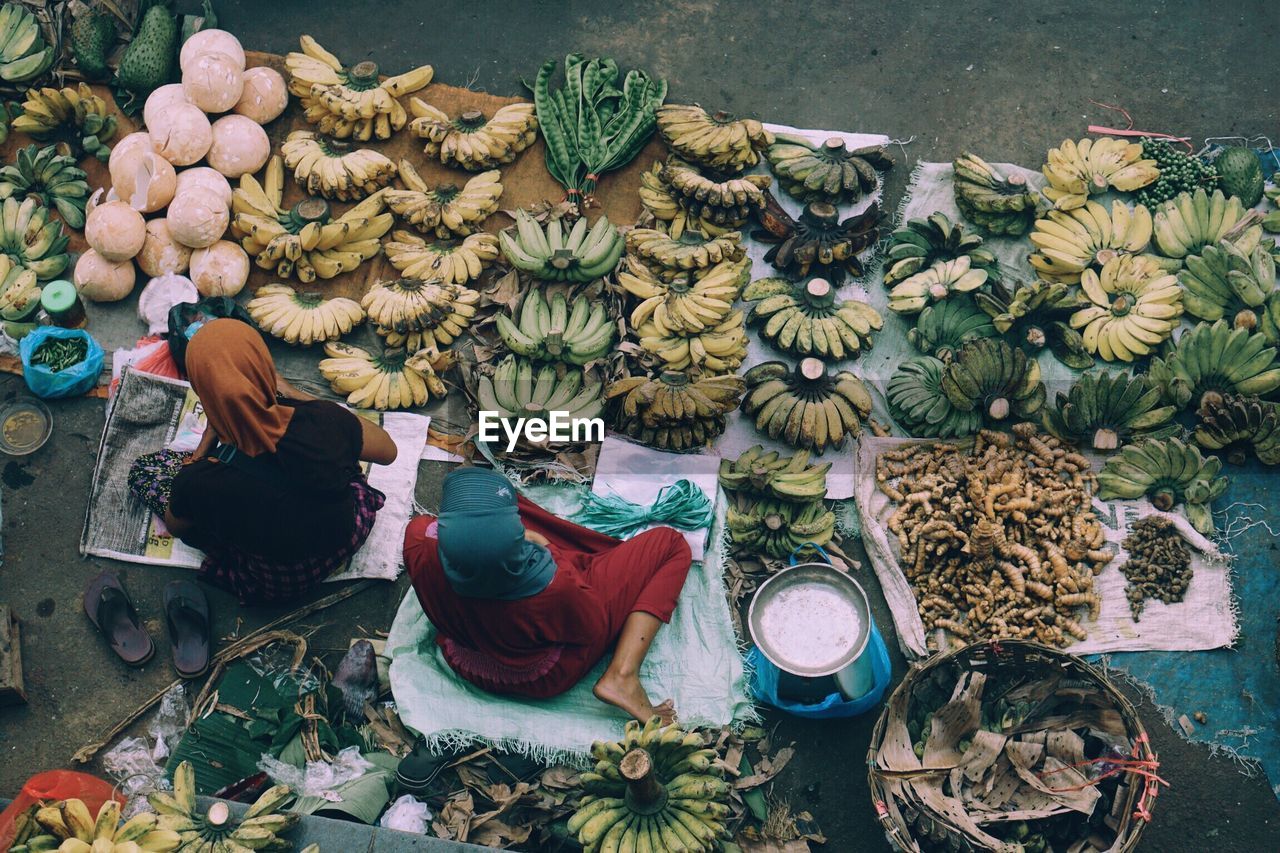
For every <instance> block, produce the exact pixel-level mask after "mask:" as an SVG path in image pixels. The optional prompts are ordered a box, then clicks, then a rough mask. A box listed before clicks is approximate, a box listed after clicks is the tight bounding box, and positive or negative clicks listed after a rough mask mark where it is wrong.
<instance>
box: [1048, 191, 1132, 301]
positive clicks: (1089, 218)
mask: <svg viewBox="0 0 1280 853" xmlns="http://www.w3.org/2000/svg"><path fill="white" fill-rule="evenodd" d="M1151 229H1152V222H1151V211H1149V210H1147V208H1145V207H1143V206H1142V205H1140V204H1139V205H1136V206H1134V207H1129V206H1128V205H1127V204H1125V203H1124V202H1122V201H1120V200H1119V199H1117V200H1115V201H1113V202H1112V203H1111V213H1110V214H1109V215H1108V213H1107V209H1106V208H1105V207H1103V206H1102V205H1101V204H1099V203H1098V202H1096V201H1087V202H1085V204H1084V205H1083V206H1081V207H1077V208H1075V209H1074V210H1066V211H1063V210H1056V209H1055V210H1050V211H1049V212H1048V214H1046V215H1045V217H1044V218H1043V219H1037V220H1036V227H1035V230H1034V231H1032V232H1031V242H1032V243H1034V244H1035V246H1036V249H1037V250H1038V251H1036V252H1033V253H1032V254H1031V256H1030V257H1028V258H1027V260H1028V261H1030V262H1031V266H1032V267H1034V268H1035V270H1036V272H1038V273H1040V275H1041V277H1043V278H1046V279H1048V280H1050V281H1065V282H1067V283H1069V284H1074V283H1075V282H1077V281H1079V280H1080V273H1082V272H1084V270H1085V269H1087V268H1088V267H1101V266H1103V265H1104V264H1106V263H1107V261H1109V260H1111V259H1112V258H1114V257H1116V256H1117V255H1138V254H1142V253H1143V252H1145V251H1146V249H1147V246H1149V245H1150V244H1151Z"/></svg>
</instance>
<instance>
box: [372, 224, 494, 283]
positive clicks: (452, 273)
mask: <svg viewBox="0 0 1280 853" xmlns="http://www.w3.org/2000/svg"><path fill="white" fill-rule="evenodd" d="M384 249H385V250H386V253H387V260H388V261H390V262H391V266H393V267H395V268H396V269H398V270H400V272H402V273H404V275H405V276H406V277H407V278H428V279H435V280H437V281H443V282H444V283H445V284H466V283H467V282H469V281H475V280H477V279H478V278H480V276H481V274H483V273H484V271H485V269H486V268H488V266H489V265H490V264H491V263H493V262H494V261H496V260H497V259H498V255H499V254H500V253H499V251H498V238H497V237H496V236H494V235H493V234H486V233H484V232H483V231H482V232H480V233H478V234H469V235H468V236H466V237H463V238H462V239H461V240H435V241H432V242H430V243H428V242H427V241H426V240H424V239H422V238H421V237H419V236H418V235H416V234H411V233H409V232H408V231H395V232H393V233H392V235H391V239H390V240H389V241H387V244H386V245H385V246H384Z"/></svg>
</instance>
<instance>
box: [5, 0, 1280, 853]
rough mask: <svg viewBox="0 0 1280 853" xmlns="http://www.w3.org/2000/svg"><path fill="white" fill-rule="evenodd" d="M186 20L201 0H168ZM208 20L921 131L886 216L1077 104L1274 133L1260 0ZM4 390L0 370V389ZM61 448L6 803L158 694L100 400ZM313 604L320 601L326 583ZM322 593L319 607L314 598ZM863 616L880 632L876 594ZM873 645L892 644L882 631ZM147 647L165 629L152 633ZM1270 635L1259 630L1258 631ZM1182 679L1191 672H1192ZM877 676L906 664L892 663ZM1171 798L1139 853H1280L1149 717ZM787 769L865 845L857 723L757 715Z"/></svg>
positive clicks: (1173, 125)
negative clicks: (112, 533)
mask: <svg viewBox="0 0 1280 853" xmlns="http://www.w3.org/2000/svg"><path fill="white" fill-rule="evenodd" d="M177 5H178V6H180V7H186V6H189V5H190V6H194V5H195V4H191V3H186V2H180V3H178V4H177ZM216 7H217V11H218V13H219V15H220V17H221V23H222V25H223V26H224V27H226V28H227V29H230V30H231V31H233V32H235V33H237V34H238V35H239V36H240V37H241V39H242V40H243V41H244V43H245V45H246V46H247V47H250V48H255V49H259V50H268V51H275V52H280V53H283V52H286V51H288V50H290V49H291V48H294V47H295V46H296V44H297V42H296V37H297V35H298V34H299V33H302V32H307V33H310V34H312V35H313V36H315V37H316V38H317V39H318V40H319V41H320V42H321V43H322V44H325V45H327V46H329V47H330V48H332V49H334V50H336V51H337V52H338V53H340V54H341V55H342V56H343V57H344V58H346V59H347V60H348V61H355V60H358V59H362V58H365V57H374V58H376V59H377V60H378V62H379V63H380V64H381V65H382V67H383V69H384V71H386V72H388V73H397V72H399V71H402V70H405V69H406V68H408V67H410V66H411V65H416V64H420V63H421V62H423V61H428V62H431V63H432V64H434V65H435V68H436V74H437V78H438V79H440V80H443V81H446V82H449V83H454V84H470V85H474V86H475V87H477V88H482V89H487V90H490V91H493V92H497V93H500V94H513V93H519V92H521V88H520V80H521V79H522V78H531V77H532V76H533V75H534V73H535V72H536V70H537V67H538V65H539V64H540V63H541V62H542V61H543V60H544V59H546V58H547V57H551V56H563V54H565V53H567V52H569V51H571V50H577V51H582V52H584V53H587V54H588V55H592V54H604V55H610V56H613V57H615V58H616V59H617V60H618V62H619V63H620V65H621V66H622V67H624V68H629V67H632V66H642V67H644V68H646V69H648V70H649V71H651V72H654V73H657V74H660V75H663V76H665V77H666V78H667V79H668V80H669V81H670V83H671V99H672V100H674V101H698V102H701V103H703V104H705V105H707V106H709V107H716V108H723V109H729V110H733V111H738V112H742V113H750V114H754V115H757V116H759V117H762V118H766V119H768V120H771V121H776V122H781V123H786V124H791V125H796V126H801V127H828V128H840V129H846V130H865V131H878V132H883V133H887V134H890V135H891V136H893V137H894V138H896V139H903V140H905V139H907V138H909V137H915V141H914V142H913V143H912V144H910V145H908V146H907V147H906V148H905V149H904V150H902V152H901V153H902V155H903V157H904V159H905V161H906V162H904V163H903V164H902V165H901V166H900V167H899V168H897V169H895V170H894V171H893V172H892V173H891V175H890V178H889V185H888V201H889V203H890V205H893V204H895V203H896V201H897V199H899V198H900V197H901V192H902V188H903V187H904V185H905V182H906V177H907V175H908V173H909V171H910V165H911V164H912V163H913V162H914V161H916V160H938V159H950V158H951V157H952V156H954V155H955V154H956V153H957V152H959V151H961V150H963V149H966V148H971V149H973V150H975V151H977V152H979V153H980V154H982V155H983V156H984V157H986V158H987V159H991V160H1012V161H1017V162H1022V163H1025V164H1035V163H1039V162H1041V158H1042V157H1043V153H1044V150H1045V149H1046V148H1047V147H1049V146H1050V145H1053V144H1056V143H1057V142H1059V141H1060V140H1061V139H1063V138H1065V137H1068V136H1070V137H1079V136H1081V135H1082V134H1083V132H1084V128H1085V126H1086V125H1088V124H1091V123H1098V124H1110V125H1113V126H1114V125H1116V124H1119V125H1120V126H1123V119H1122V117H1120V116H1119V115H1118V114H1116V113H1113V112H1109V111H1106V110H1103V109H1101V108H1099V107H1097V106H1095V105H1093V104H1092V103H1090V101H1091V100H1092V101H1098V102H1101V103H1107V104H1116V105H1120V106H1123V107H1124V108H1126V109H1127V110H1129V111H1130V113H1131V114H1132V115H1133V118H1134V121H1135V123H1136V126H1137V127H1140V128H1143V129H1147V130H1159V131H1166V132H1175V133H1179V134H1185V135H1188V136H1190V137H1192V138H1195V139H1197V140H1199V139H1202V138H1204V137H1207V136H1211V135H1213V136H1217V135H1230V134H1255V133H1264V134H1268V133H1269V134H1272V135H1273V136H1274V135H1276V134H1277V133H1278V132H1280V131H1278V130H1277V118H1278V116H1277V112H1278V111H1280V106H1278V104H1280V100H1278V99H1277V97H1276V93H1275V91H1274V86H1275V84H1274V83H1273V82H1271V81H1270V80H1269V79H1267V78H1266V77H1265V76H1263V75H1264V74H1265V68H1266V67H1267V65H1266V58H1267V57H1271V56H1274V55H1275V45H1276V44H1277V38H1278V37H1280V14H1278V13H1277V11H1276V9H1275V6H1274V4H1273V3H1270V2H1267V0H1238V2H1234V3H1229V4H1202V3H1196V2H1191V0H1185V2H1159V0H1147V2H1144V3H1141V4H1139V3H1132V2H1129V3H1105V2H1100V0H1087V2H1085V1H1084V0H1078V2H1073V3H1063V2H1054V3H1048V2H1039V0H1035V2H1024V3H1020V4H1009V3H1005V2H992V0H970V2H968V3H965V4H954V3H949V2H939V0H916V2H910V3H908V2H901V1H900V0H899V2H892V0H890V2H879V3H869V2H865V0H864V2H845V3H838V2H831V3H825V4H819V3H804V4H800V3H790V4H788V3H772V4H766V3H744V2H740V3H716V2H710V0H678V2H674V3H668V4H651V3H645V4H640V3H631V2H624V0H615V2H613V3H611V4H607V5H606V4H597V3H566V4H552V3H540V2H534V3H530V2H509V0H489V2H487V3H484V4H467V5H464V4H458V3H448V2H436V3H430V4H423V3H414V2H406V0H344V2H341V3H337V2H334V3H298V2H293V3H273V4H266V3H258V2H243V0H241V2H235V1H234V0H219V2H217V3H216ZM20 388H21V382H20V380H17V379H14V378H12V377H3V378H0V399H3V398H5V397H6V396H8V395H10V394H12V393H14V392H16V391H18V390H19V389H20ZM53 409H54V416H55V420H56V426H55V435H54V437H53V439H52V440H51V441H50V443H49V445H48V446H47V447H45V448H44V449H43V450H42V451H40V452H39V453H37V454H36V455H34V456H32V457H30V458H29V459H27V460H15V461H7V460H0V482H3V489H2V491H3V501H4V504H3V511H4V527H3V535H4V552H5V559H4V564H3V567H2V568H0V601H5V602H7V603H9V604H12V605H13V607H14V608H15V610H16V611H17V612H18V613H19V614H20V615H21V616H22V617H23V619H24V621H25V629H24V630H25V635H24V644H23V651H24V655H25V658H26V673H27V679H28V690H29V693H30V698H31V701H30V704H29V705H27V706H26V707H24V708H17V709H4V710H0V792H8V793H12V792H13V791H15V790H16V789H17V787H18V786H19V785H20V784H21V782H22V780H23V779H25V778H26V776H27V775H28V774H29V773H31V772H35V771H37V770H42V769H45V768H48V767H55V766H62V765H64V764H65V762H66V760H67V757H68V756H69V755H70V754H71V753H72V752H74V751H75V750H76V749H77V748H79V747H80V746H81V745H83V744H84V743H86V742H89V741H92V740H95V739H96V736H97V734H98V733H100V732H102V731H103V730H105V729H106V728H108V727H109V726H110V725H111V724H112V723H113V722H114V721H116V720H117V719H118V718H120V717H121V716H123V715H124V714H125V713H127V712H128V711H129V710H130V709H132V708H133V707H134V706H135V704H136V703H137V702H138V701H140V700H141V699H142V698H144V697H146V696H149V695H151V694H152V693H153V692H154V691H155V690H157V689H159V688H161V687H162V686H164V685H165V684H167V683H168V681H169V679H170V678H171V674H170V671H169V668H168V664H167V663H166V662H165V658H164V655H163V654H161V655H158V656H157V659H156V661H155V662H153V663H152V664H150V665H149V666H148V667H146V668H145V669H144V670H142V671H132V670H127V669H125V668H124V667H123V666H120V665H119V664H118V663H117V662H116V661H115V660H114V659H113V658H112V656H111V655H110V653H109V652H108V651H107V650H106V648H105V646H104V644H103V643H102V641H101V640H100V639H99V638H98V637H97V636H96V635H95V634H94V633H92V632H91V631H90V630H89V628H88V625H87V623H86V621H85V619H84V616H83V613H82V611H81V607H80V601H79V596H80V591H81V589H82V588H83V586H84V583H85V582H86V581H87V580H88V579H89V578H90V577H91V576H92V575H93V574H95V573H96V572H98V571H99V570H101V568H103V567H105V566H106V565H108V562H109V561H104V560H92V559H91V560H82V559H80V557H79V555H78V550H77V543H78V541H79V535H80V528H81V524H82V523H83V518H84V510H85V507H84V496H85V495H86V494H87V493H88V488H89V478H90V475H91V469H92V465H93V457H94V450H95V448H96V446H97V441H98V436H99V433H100V431H101V427H102V418H103V414H102V403H101V402H100V401H91V400H74V401H67V402H60V403H55V404H54V406H53ZM439 476H440V472H439V470H438V468H437V467H434V466H432V465H430V464H429V463H428V464H424V468H423V474H422V478H421V481H420V494H419V499H420V502H422V503H423V504H425V505H427V506H432V505H433V504H434V495H433V494H432V492H433V491H434V490H435V489H436V488H437V486H438V480H439ZM114 568H117V569H119V570H120V571H121V574H122V576H123V577H124V582H125V584H126V586H127V587H128V588H129V590H130V592H131V593H132V595H133V597H134V600H135V602H136V603H137V604H138V606H139V608H140V610H141V611H142V613H143V614H144V616H145V617H146V618H148V619H152V620H154V619H155V617H156V615H157V614H158V613H159V595H160V589H161V587H162V586H163V584H164V582H166V581H167V580H169V579H170V578H172V577H178V576H181V575H182V574H184V573H183V572H181V571H176V570H164V569H154V568H144V567H129V566H122V565H116V566H114ZM403 588H404V581H403V580H402V581H401V582H400V583H398V584H395V585H390V584H383V585H378V586H375V587H374V588H372V589H370V590H366V591H364V592H363V593H361V594H360V595H358V596H356V597H354V598H352V599H349V600H348V601H346V602H343V603H342V604H341V605H338V606H336V607H334V608H332V609H330V610H328V611H326V612H324V613H323V614H319V615H317V616H316V617H315V618H314V619H313V620H311V622H310V624H314V625H320V626H321V627H320V630H319V631H318V632H317V633H316V634H315V636H314V639H313V649H314V650H317V651H320V652H322V653H323V652H325V651H328V650H337V649H341V648H344V647H345V646H346V640H347V638H348V637H350V636H351V635H352V634H363V633H364V632H366V631H369V632H372V631H375V630H379V629H385V628H386V626H387V625H388V624H389V622H390V619H391V616H392V613H393V611H394V607H395V605H396V603H397V602H398V601H399V599H400V597H401V595H402V592H403ZM323 592H327V590H326V591H323ZM323 592H322V593H321V594H323ZM211 599H212V602H213V607H214V611H215V614H216V626H215V629H216V633H217V635H218V636H226V635H229V634H232V633H233V632H236V631H241V632H243V631H246V630H249V629H252V628H253V627H255V626H257V625H260V624H262V623H263V622H265V621H268V620H269V619H271V618H272V617H274V616H276V615H278V611H268V610H246V611H238V610H236V609H235V608H234V607H233V602H232V601H231V600H230V599H229V598H227V597H226V596H222V595H218V594H214V595H212V596H211ZM877 606H878V608H879V612H878V614H877V616H878V623H879V624H880V626H881V627H882V629H887V628H888V626H889V625H890V622H889V620H888V617H887V614H886V613H885V612H884V609H883V604H882V602H878V603H877ZM885 632H886V639H887V640H888V641H889V645H890V648H891V649H894V648H896V645H895V643H894V640H893V638H892V637H891V636H890V635H891V630H886V631H885ZM153 633H154V634H155V635H156V636H157V637H162V636H163V631H162V630H161V629H160V627H159V624H158V623H153ZM1266 641H1267V642H1270V638H1266ZM1188 665H1194V664H1193V662H1192V661H1190V660H1189V661H1188ZM894 667H895V677H900V676H901V675H902V673H903V671H904V669H905V664H904V662H903V661H902V659H901V658H900V657H896V656H895V662H894ZM1142 712H1143V716H1144V719H1145V721H1146V725H1147V727H1148V729H1149V730H1150V732H1151V735H1152V738H1153V741H1154V744H1155V747H1156V749H1157V751H1158V752H1159V754H1160V758H1161V775H1162V776H1163V777H1164V778H1165V779H1166V780H1167V781H1168V782H1169V783H1170V788H1169V789H1168V790H1167V791H1165V792H1164V793H1163V794H1162V795H1161V796H1160V799H1159V802H1158V805H1157V808H1156V820H1155V823H1154V824H1153V825H1152V826H1151V828H1150V829H1149V830H1148V832H1147V833H1146V835H1145V837H1144V842H1143V844H1142V846H1141V849H1143V850H1151V851H1188V853H1190V851H1202V850H1208V849H1212V850H1215V851H1245V850H1248V851H1254V850H1275V849H1280V805H1278V804H1277V802H1276V799H1275V797H1274V796H1273V795H1272V793H1271V791H1270V788H1269V786H1268V784H1267V782H1266V780H1264V779H1260V778H1254V779H1248V778H1246V777H1244V776H1242V775H1241V774H1240V773H1239V772H1238V771H1237V768H1236V766H1235V765H1234V764H1232V763H1231V762H1229V761H1227V760H1224V759H1221V758H1214V759H1211V758H1210V757H1209V755H1208V750H1207V749H1205V748H1203V747H1200V746H1195V745H1190V744H1187V743H1186V742H1184V741H1182V740H1181V739H1180V738H1179V737H1177V736H1176V735H1175V734H1174V733H1173V732H1172V731H1171V730H1170V729H1169V728H1168V726H1166V725H1165V724H1164V723H1163V722H1162V721H1161V720H1160V718H1159V717H1158V716H1157V715H1156V714H1155V713H1154V712H1153V711H1152V709H1151V707H1150V705H1148V704H1145V703H1144V704H1143V705H1142ZM770 722H771V723H776V724H777V725H778V739H779V740H793V741H795V742H796V745H797V747H798V752H797V754H796V758H795V760H794V761H793V762H792V764H791V765H790V766H789V767H788V769H787V770H786V771H784V773H783V775H782V776H781V777H779V780H778V782H777V784H776V785H775V786H774V793H775V795H776V796H779V797H782V798H785V799H789V800H790V801H791V803H792V805H793V807H794V808H796V809H809V810H811V811H812V812H813V813H814V815H815V816H816V817H817V819H818V822H819V823H820V825H821V826H822V828H823V829H824V831H825V832H826V834H827V836H828V838H829V839H830V841H831V843H830V844H829V845H828V849H831V850H837V851H851V850H882V849H886V845H885V844H884V842H883V841H882V840H881V838H882V836H881V833H880V829H879V827H878V825H877V824H876V822H875V819H874V816H873V812H872V809H871V805H870V803H869V796H868V792H867V787H866V778H865V772H866V771H865V759H866V748H867V743H868V740H869V736H870V730H871V726H872V724H873V722H874V720H873V718H872V717H867V718H863V719H858V720H853V721H847V722H808V721H797V720H794V719H789V718H784V717H780V716H772V717H771V718H770Z"/></svg>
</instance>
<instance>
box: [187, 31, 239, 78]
mask: <svg viewBox="0 0 1280 853" xmlns="http://www.w3.org/2000/svg"><path fill="white" fill-rule="evenodd" d="M206 53H222V54H226V55H227V56H229V57H231V58H232V59H233V60H234V61H235V62H236V63H237V64H238V65H239V66H240V67H239V69H238V70H240V71H243V70H244V48H243V47H242V46H241V45H240V39H238V38H236V37H235V36H233V35H232V34H231V33H229V32H227V31H226V30H201V31H200V32H198V33H192V34H191V37H190V38H188V39H187V40H186V41H184V42H183V43H182V52H181V53H179V54H178V67H179V68H180V69H182V70H183V71H186V70H187V66H188V65H190V64H191V63H192V62H193V61H194V60H195V59H196V58H197V57H199V56H202V55H204V54H206Z"/></svg>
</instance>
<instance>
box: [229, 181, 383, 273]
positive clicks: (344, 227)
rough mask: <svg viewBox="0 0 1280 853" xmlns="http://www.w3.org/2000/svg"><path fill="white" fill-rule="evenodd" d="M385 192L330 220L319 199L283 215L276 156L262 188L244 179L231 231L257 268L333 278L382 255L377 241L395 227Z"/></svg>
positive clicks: (233, 200)
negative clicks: (385, 199) (384, 197)
mask: <svg viewBox="0 0 1280 853" xmlns="http://www.w3.org/2000/svg"><path fill="white" fill-rule="evenodd" d="M385 192H386V190H380V191H378V192H376V193H374V194H373V195H371V196H369V197H368V198H367V199H365V200H364V201H362V202H360V203H359V204H357V205H356V206H354V207H352V208H351V209H350V210H348V211H347V212H346V213H344V214H342V215H341V216H339V217H338V218H337V219H332V220H331V219H330V215H329V205H328V204H326V203H325V202H324V201H323V200H321V199H318V198H309V199H306V200H304V201H301V202H299V203H298V204H296V205H294V207H293V208H292V209H291V210H283V209H282V208H281V207H280V201H281V198H282V197H283V195H284V161H283V160H281V158H280V157H278V156H276V157H272V158H271V160H270V161H269V162H268V163H267V170H266V176H265V178H264V179H263V183H261V184H260V183H258V180H257V179H256V178H255V177H253V175H242V176H241V178H240V185H239V187H238V188H237V189H236V191H235V192H234V193H233V194H232V198H231V212H232V218H231V232H232V234H234V235H235V236H236V237H238V238H240V241H241V245H243V246H244V250H245V251H246V252H248V253H249V255H250V256H251V257H252V258H253V259H254V262H255V263H256V264H257V265H258V266H259V267H261V268H262V269H266V270H272V269H273V270H275V272H276V275H278V276H280V277H281V278H288V277H289V276H294V275H296V276H297V277H298V279H299V280H300V281H303V282H312V281H315V280H316V279H317V278H333V277H334V276H336V275H340V274H342V273H345V272H351V271H352V270H354V269H355V268H356V267H358V266H360V264H362V263H363V262H365V261H367V260H368V259H369V258H372V257H374V256H375V255H377V254H378V252H379V251H381V249H382V246H381V244H380V243H379V240H378V238H380V237H381V236H382V235H383V234H386V233H387V231H389V230H391V226H392V224H394V222H395V217H394V216H392V215H391V214H390V213H384V212H383V207H384V199H383V193H385Z"/></svg>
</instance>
